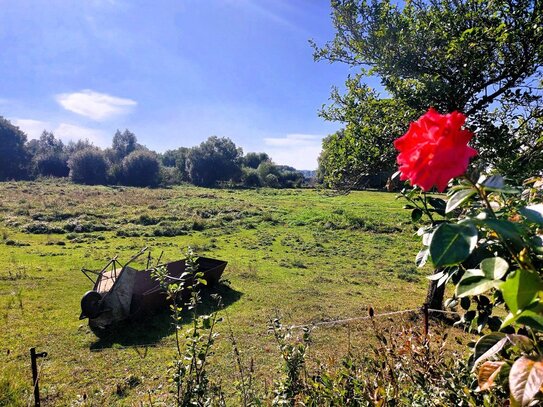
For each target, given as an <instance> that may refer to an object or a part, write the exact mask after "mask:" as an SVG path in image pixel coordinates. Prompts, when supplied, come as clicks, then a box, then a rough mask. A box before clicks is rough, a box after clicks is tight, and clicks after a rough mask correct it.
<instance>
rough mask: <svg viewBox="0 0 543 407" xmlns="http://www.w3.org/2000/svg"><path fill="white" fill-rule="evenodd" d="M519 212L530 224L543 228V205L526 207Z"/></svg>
mask: <svg viewBox="0 0 543 407" xmlns="http://www.w3.org/2000/svg"><path fill="white" fill-rule="evenodd" d="M519 212H520V213H521V214H522V215H523V216H524V217H525V218H526V219H528V220H529V221H530V222H533V223H537V224H538V225H542V226H543V204H537V205H530V206H526V207H524V208H522V209H520V211H519Z"/></svg>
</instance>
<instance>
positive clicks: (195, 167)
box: [186, 136, 243, 187]
mask: <svg viewBox="0 0 543 407" xmlns="http://www.w3.org/2000/svg"><path fill="white" fill-rule="evenodd" d="M242 154H243V151H242V150H241V148H237V147H236V145H235V144H234V142H232V140H230V139H229V138H225V137H223V138H219V137H216V136H212V137H209V138H208V139H207V140H206V141H204V142H202V143H201V144H200V145H199V146H197V147H193V148H192V149H191V150H190V151H189V153H188V157H187V164H186V166H187V171H188V174H189V177H190V180H191V182H192V183H193V184H194V185H199V186H207V187H209V186H214V185H216V183H217V182H218V181H229V180H237V179H238V178H239V177H240V176H241V157H242Z"/></svg>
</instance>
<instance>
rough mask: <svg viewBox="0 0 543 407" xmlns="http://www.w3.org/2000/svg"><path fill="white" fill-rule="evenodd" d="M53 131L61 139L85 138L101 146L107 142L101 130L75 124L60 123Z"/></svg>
mask: <svg viewBox="0 0 543 407" xmlns="http://www.w3.org/2000/svg"><path fill="white" fill-rule="evenodd" d="M53 133H54V134H55V136H57V137H58V138H60V139H61V140H62V141H77V140H81V139H87V140H89V141H90V142H91V143H93V144H95V145H98V146H101V147H105V146H106V144H107V136H106V135H105V134H104V132H103V131H101V130H98V129H92V128H89V127H82V126H76V125H75V124H69V123H60V124H59V125H58V127H57V128H56V129H55V130H53Z"/></svg>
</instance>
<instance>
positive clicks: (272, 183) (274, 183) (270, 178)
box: [264, 174, 280, 188]
mask: <svg viewBox="0 0 543 407" xmlns="http://www.w3.org/2000/svg"><path fill="white" fill-rule="evenodd" d="M264 184H265V185H266V186H267V187H270V188H279V186H280V185H279V178H278V177H277V175H275V174H268V175H266V178H264Z"/></svg>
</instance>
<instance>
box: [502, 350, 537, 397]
mask: <svg viewBox="0 0 543 407" xmlns="http://www.w3.org/2000/svg"><path fill="white" fill-rule="evenodd" d="M541 385H543V360H542V359H541V358H537V359H535V358H528V357H526V356H521V357H520V358H518V359H517V360H516V361H515V363H514V364H513V366H512V367H511V371H510V372H509V390H510V392H511V397H512V398H513V399H514V400H515V402H516V403H518V405H520V406H527V405H529V404H530V403H531V402H532V400H533V399H534V397H535V396H536V394H537V393H539V389H540V388H541Z"/></svg>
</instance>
